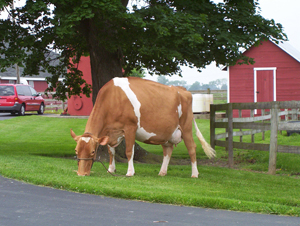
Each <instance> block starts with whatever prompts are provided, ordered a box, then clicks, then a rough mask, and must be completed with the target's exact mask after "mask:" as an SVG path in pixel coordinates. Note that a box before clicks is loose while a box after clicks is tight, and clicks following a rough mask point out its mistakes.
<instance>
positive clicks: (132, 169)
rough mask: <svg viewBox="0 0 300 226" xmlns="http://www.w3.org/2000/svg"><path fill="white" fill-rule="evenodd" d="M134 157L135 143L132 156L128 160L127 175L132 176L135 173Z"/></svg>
mask: <svg viewBox="0 0 300 226" xmlns="http://www.w3.org/2000/svg"><path fill="white" fill-rule="evenodd" d="M133 157H134V145H133V146H132V154H131V158H130V160H129V162H128V169H127V173H126V176H127V177H131V176H133V175H134V173H135V171H134V166H133Z"/></svg>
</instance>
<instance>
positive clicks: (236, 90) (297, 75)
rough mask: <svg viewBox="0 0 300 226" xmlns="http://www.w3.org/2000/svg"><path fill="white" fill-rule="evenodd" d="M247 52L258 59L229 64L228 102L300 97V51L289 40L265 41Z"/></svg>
mask: <svg viewBox="0 0 300 226" xmlns="http://www.w3.org/2000/svg"><path fill="white" fill-rule="evenodd" d="M244 55H246V56H248V57H251V58H254V61H255V63H254V64H253V65H246V64H243V65H238V64H236V65H234V66H230V67H229V68H227V69H228V70H229V86H228V102H230V103H233V102H236V103H239V102H266V101H290V100H300V52H298V51H297V50H296V49H294V48H293V47H292V46H291V45H289V44H288V43H279V44H275V43H273V42H271V41H263V42H261V44H260V45H259V46H252V47H251V48H250V49H249V50H247V51H246V52H245V53H244Z"/></svg>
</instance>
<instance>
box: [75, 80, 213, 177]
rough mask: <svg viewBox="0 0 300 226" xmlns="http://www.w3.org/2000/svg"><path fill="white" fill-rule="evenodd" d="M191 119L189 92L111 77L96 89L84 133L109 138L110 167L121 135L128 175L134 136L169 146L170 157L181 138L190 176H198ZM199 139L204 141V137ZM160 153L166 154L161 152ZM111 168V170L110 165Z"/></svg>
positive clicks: (130, 171) (84, 150)
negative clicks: (186, 155) (93, 103)
mask: <svg viewBox="0 0 300 226" xmlns="http://www.w3.org/2000/svg"><path fill="white" fill-rule="evenodd" d="M192 122H193V112H192V95H191V93H190V92H188V91H186V90H185V89H184V88H182V87H173V86H166V85H162V84H159V83H156V82H153V81H149V80H144V79H140V78H130V77H129V78H115V79H113V80H111V81H109V82H108V83H107V84H106V85H105V86H103V87H102V89H101V90H100V91H99V93H98V96H97V99H96V102H95V105H94V108H93V110H92V112H91V115H90V117H89V119H88V122H87V124H86V128H85V133H88V134H92V135H91V136H92V137H93V139H97V138H101V137H103V136H108V137H109V140H108V143H107V144H108V145H109V148H111V150H110V156H111V160H110V167H112V166H111V165H112V162H113V161H112V158H114V153H113V152H114V149H113V148H114V147H116V146H117V145H118V144H119V143H120V142H121V141H122V139H124V138H125V140H126V156H127V158H128V162H129V165H128V172H127V175H128V176H132V175H133V174H134V168H133V145H134V142H135V139H138V140H140V141H142V142H145V143H149V144H161V145H163V147H169V149H168V151H166V153H167V152H168V153H169V154H168V155H169V157H171V153H172V150H173V144H175V145H176V144H177V143H178V142H180V141H181V138H182V139H183V140H184V142H185V145H186V147H187V149H188V151H189V155H190V157H191V162H192V169H193V170H192V171H193V173H192V177H198V170H197V166H196V152H195V149H196V145H195V142H194V140H193V136H192ZM197 129H198V128H197ZM199 133H200V131H199ZM71 134H72V133H71ZM200 134H201V133H200ZM197 136H198V135H197ZM201 137H202V135H201ZM73 138H74V137H73ZM198 138H199V137H198ZM202 138H203V137H202ZM202 138H199V139H202ZM74 139H75V138H74ZM203 140H204V138H203ZM203 142H205V143H206V141H205V140H204V141H203ZM201 143H202V141H201ZM206 144H207V143H206ZM207 145H208V144H207ZM77 146H78V144H77ZM208 146H209V145H208ZM91 149H93V148H82V150H83V151H82V152H85V153H91V152H92V150H91ZM164 150H165V149H164ZM212 150H213V149H212ZM85 155H86V156H88V155H90V154H85ZM78 156H79V153H78ZM164 156H166V154H165V151H164ZM168 161H169V159H167V160H166V163H165V160H164V164H163V165H166V166H167V165H168ZM87 164H88V163H86V165H87ZM193 164H194V165H193ZM162 167H163V166H162ZM83 168H84V167H83ZM87 168H89V166H87ZM165 168H166V167H165V166H164V170H163V173H160V175H165V174H166V169H165ZM111 169H112V170H114V166H113V167H112V168H111ZM78 171H79V169H78Z"/></svg>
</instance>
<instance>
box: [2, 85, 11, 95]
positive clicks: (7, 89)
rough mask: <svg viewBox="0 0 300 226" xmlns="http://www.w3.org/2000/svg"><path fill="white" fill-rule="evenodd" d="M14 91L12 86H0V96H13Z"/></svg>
mask: <svg viewBox="0 0 300 226" xmlns="http://www.w3.org/2000/svg"><path fill="white" fill-rule="evenodd" d="M13 95H15V90H14V87H13V86H0V96H13Z"/></svg>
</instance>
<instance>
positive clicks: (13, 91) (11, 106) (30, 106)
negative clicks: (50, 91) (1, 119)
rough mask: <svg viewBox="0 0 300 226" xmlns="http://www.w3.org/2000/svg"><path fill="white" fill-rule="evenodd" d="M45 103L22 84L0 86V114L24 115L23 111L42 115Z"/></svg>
mask: <svg viewBox="0 0 300 226" xmlns="http://www.w3.org/2000/svg"><path fill="white" fill-rule="evenodd" d="M44 110H45V101H44V99H43V97H42V96H41V95H40V94H39V93H37V92H36V91H35V89H33V88H32V87H31V86H28V85H22V84H0V112H10V113H11V114H12V115H14V114H16V113H18V114H19V115H25V111H37V112H38V114H43V113H44Z"/></svg>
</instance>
